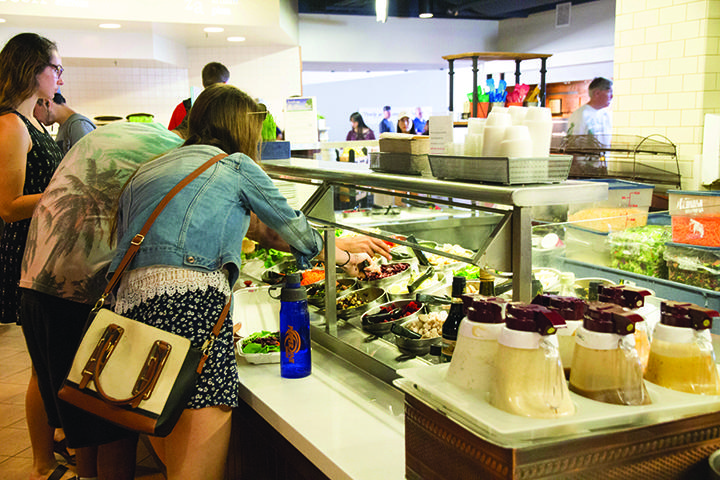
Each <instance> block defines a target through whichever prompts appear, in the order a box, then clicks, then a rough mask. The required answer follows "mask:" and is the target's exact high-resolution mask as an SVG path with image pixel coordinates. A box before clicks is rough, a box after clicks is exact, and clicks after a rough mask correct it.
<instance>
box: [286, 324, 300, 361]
mask: <svg viewBox="0 0 720 480" xmlns="http://www.w3.org/2000/svg"><path fill="white" fill-rule="evenodd" d="M300 343H301V341H300V334H299V333H298V332H297V330H295V329H294V328H293V327H292V326H288V329H287V332H285V341H284V344H285V354H286V355H287V359H288V362H290V363H295V354H296V353H297V352H299V351H300Z"/></svg>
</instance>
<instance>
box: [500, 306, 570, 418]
mask: <svg viewBox="0 0 720 480" xmlns="http://www.w3.org/2000/svg"><path fill="white" fill-rule="evenodd" d="M564 327H565V320H563V318H562V317H561V316H560V314H559V313H557V312H554V311H552V310H549V309H548V308H546V307H543V306H542V305H524V304H510V305H508V307H507V309H506V315H505V326H504V327H503V329H502V331H501V333H500V337H499V338H498V353H497V357H496V362H495V376H494V379H493V380H492V383H491V388H490V399H489V400H490V404H491V405H493V406H494V407H497V408H499V409H501V410H504V411H506V412H509V413H512V414H515V415H521V416H525V417H534V418H555V417H559V416H564V415H572V414H574V413H575V405H573V403H572V400H571V399H570V392H569V391H568V386H567V383H566V382H565V376H564V375H563V368H562V363H561V362H560V353H559V352H558V342H557V338H556V336H555V335H554V334H555V332H556V330H557V329H558V328H564Z"/></svg>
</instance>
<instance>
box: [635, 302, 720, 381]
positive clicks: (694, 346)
mask: <svg viewBox="0 0 720 480" xmlns="http://www.w3.org/2000/svg"><path fill="white" fill-rule="evenodd" d="M718 316H720V314H718V312H716V311H715V310H710V309H709V308H703V307H699V306H697V305H694V304H692V303H684V302H674V301H667V300H666V301H664V302H662V303H661V305H660V323H658V324H657V325H656V326H655V330H654V332H653V341H652V344H651V345H650V359H649V361H648V368H647V371H646V372H645V379H646V380H648V381H649V382H652V383H655V384H657V385H660V386H662V387H666V388H670V389H672V390H677V391H680V392H687V393H698V394H706V395H719V394H720V378H719V377H718V371H717V367H716V365H715V354H714V352H713V347H712V340H711V338H710V328H711V327H712V323H713V320H715V319H716V318H717V317H718Z"/></svg>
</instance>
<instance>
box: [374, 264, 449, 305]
mask: <svg viewBox="0 0 720 480" xmlns="http://www.w3.org/2000/svg"><path fill="white" fill-rule="evenodd" d="M436 273H437V280H436V281H434V282H432V283H431V284H430V285H428V286H427V287H425V288H421V289H420V290H415V291H414V292H413V293H409V292H408V293H390V290H391V289H392V286H393V285H390V286H389V287H388V288H387V292H388V298H390V300H412V299H414V298H415V296H416V295H417V294H418V293H427V294H432V293H434V292H436V291H437V290H438V288H440V286H442V285H444V284H445V278H446V275H445V272H438V271H436ZM416 278H417V276H416ZM399 283H401V284H402V283H405V281H404V280H403V281H401V282H399ZM407 283H411V281H410V279H408V281H407Z"/></svg>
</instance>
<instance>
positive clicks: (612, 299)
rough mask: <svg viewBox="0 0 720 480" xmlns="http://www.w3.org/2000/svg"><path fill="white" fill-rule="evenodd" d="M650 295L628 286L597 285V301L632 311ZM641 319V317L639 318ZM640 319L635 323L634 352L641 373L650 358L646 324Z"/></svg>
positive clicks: (644, 290)
mask: <svg viewBox="0 0 720 480" xmlns="http://www.w3.org/2000/svg"><path fill="white" fill-rule="evenodd" d="M650 295H652V293H651V292H650V290H647V289H644V288H638V287H633V286H630V285H598V301H600V302H605V303H612V304H614V305H618V306H620V307H624V308H628V309H631V310H634V311H637V310H638V309H640V308H642V307H643V306H644V305H645V297H648V296H650ZM641 318H642V317H641ZM644 320H645V319H644V318H642V319H641V320H639V321H638V322H636V323H635V333H634V334H635V350H637V352H638V356H639V357H640V362H641V363H642V366H643V372H644V371H645V369H646V368H647V364H648V357H649V356H650V332H649V331H648V327H647V322H645V321H644Z"/></svg>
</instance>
